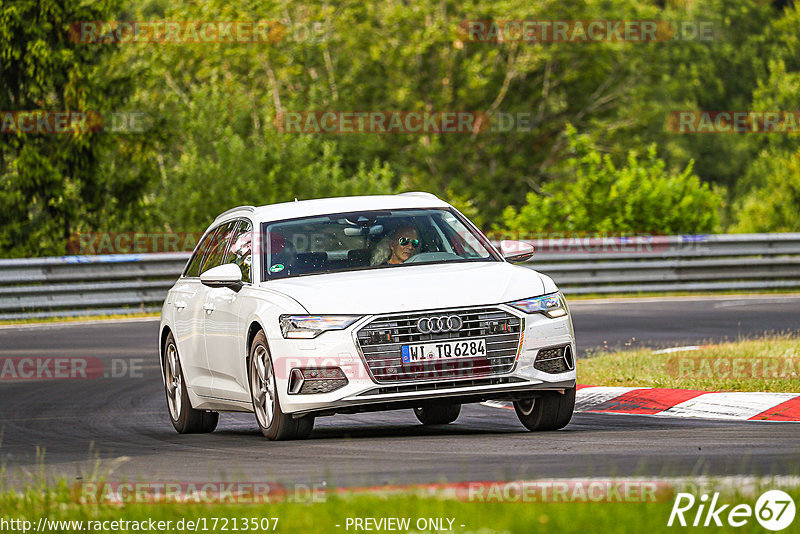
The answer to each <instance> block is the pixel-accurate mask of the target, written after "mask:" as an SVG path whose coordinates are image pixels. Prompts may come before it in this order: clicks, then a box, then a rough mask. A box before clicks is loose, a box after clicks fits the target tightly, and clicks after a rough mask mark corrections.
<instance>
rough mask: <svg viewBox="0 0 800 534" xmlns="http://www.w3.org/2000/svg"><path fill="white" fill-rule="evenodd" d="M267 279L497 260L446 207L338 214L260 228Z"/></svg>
mask: <svg viewBox="0 0 800 534" xmlns="http://www.w3.org/2000/svg"><path fill="white" fill-rule="evenodd" d="M264 235H265V238H266V239H265V246H264V271H265V273H264V274H265V278H266V279H275V278H286V277H291V276H303V275H309V274H321V273H332V272H339V271H352V270H363V269H383V268H391V267H399V266H404V265H419V264H422V263H426V264H430V263H450V262H471V261H500V259H499V258H498V257H497V256H496V255H495V254H494V253H492V251H490V250H489V248H488V247H487V246H486V245H485V244H484V243H486V241H485V238H483V237H482V236H480V235H479V234H478V233H477V232H475V231H473V230H472V229H470V228H469V227H468V226H467V225H466V224H464V222H463V221H462V220H461V219H460V218H459V217H458V216H457V215H456V214H455V213H454V212H453V211H450V210H447V209H404V210H384V211H364V212H354V213H338V214H333V215H322V216H315V217H307V218H301V219H292V220H287V221H279V222H273V223H265V225H264Z"/></svg>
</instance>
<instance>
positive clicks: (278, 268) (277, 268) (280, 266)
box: [269, 263, 283, 273]
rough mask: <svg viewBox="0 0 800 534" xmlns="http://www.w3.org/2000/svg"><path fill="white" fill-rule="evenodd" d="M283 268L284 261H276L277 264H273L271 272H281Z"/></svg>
mask: <svg viewBox="0 0 800 534" xmlns="http://www.w3.org/2000/svg"><path fill="white" fill-rule="evenodd" d="M282 270H283V264H282V263H276V264H275V265H273V266H272V267H270V268H269V272H271V273H279V272H281V271H282Z"/></svg>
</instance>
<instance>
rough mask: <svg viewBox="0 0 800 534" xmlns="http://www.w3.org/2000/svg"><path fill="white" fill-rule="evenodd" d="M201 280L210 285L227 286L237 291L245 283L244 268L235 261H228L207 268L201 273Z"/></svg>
mask: <svg viewBox="0 0 800 534" xmlns="http://www.w3.org/2000/svg"><path fill="white" fill-rule="evenodd" d="M200 282H201V283H202V284H203V285H205V286H208V287H227V288H230V289H232V290H234V291H236V292H237V293H238V292H239V290H240V289H242V286H243V285H244V283H243V282H242V270H241V269H240V268H239V266H238V265H236V264H235V263H226V264H225V265H218V266H217V267H213V268H211V269H209V270H207V271H206V272H204V273H203V274H201V275H200Z"/></svg>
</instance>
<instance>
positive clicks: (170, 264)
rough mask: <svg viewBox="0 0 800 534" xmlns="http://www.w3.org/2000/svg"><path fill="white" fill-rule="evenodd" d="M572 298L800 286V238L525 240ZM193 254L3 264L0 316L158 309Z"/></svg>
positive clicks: (535, 261)
mask: <svg viewBox="0 0 800 534" xmlns="http://www.w3.org/2000/svg"><path fill="white" fill-rule="evenodd" d="M528 242H529V243H531V244H532V245H534V247H536V249H537V252H536V254H535V255H534V257H533V258H532V259H531V260H530V261H528V262H526V263H525V264H524V265H525V266H526V267H530V268H533V269H536V270H538V271H540V272H542V273H545V274H547V275H549V276H551V277H552V278H553V279H554V280H555V281H556V283H558V285H559V287H561V288H562V289H563V290H564V292H565V293H567V294H573V295H576V294H609V293H647V292H658V291H689V292H691V291H714V290H741V291H749V290H761V289H791V288H800V233H785V234H720V235H701V236H654V237H630V238H619V237H617V238H610V237H609V238H564V239H554V238H550V239H538V240H529V241H528ZM188 258H189V253H186V252H175V253H159V254H113V255H101V256H64V257H58V258H31V259H6V260H0V319H14V318H24V317H31V318H37V317H53V316H77V315H101V314H124V313H136V312H154V311H158V310H159V309H160V306H161V303H162V302H163V300H164V296H165V294H166V292H167V290H168V289H169V288H170V287H171V286H172V284H173V283H174V282H175V279H176V277H177V276H178V273H180V271H181V269H182V268H183V266H184V265H185V263H186V261H187V260H188Z"/></svg>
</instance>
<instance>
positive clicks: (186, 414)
mask: <svg viewBox="0 0 800 534" xmlns="http://www.w3.org/2000/svg"><path fill="white" fill-rule="evenodd" d="M163 369H164V387H165V389H166V392H167V407H168V408H169V419H170V421H172V426H173V427H175V430H177V431H178V433H180V434H201V433H207V432H213V431H214V429H215V428H217V422H219V413H217V412H207V411H205V410H195V409H194V408H192V404H191V402H189V394H188V393H187V392H186V380H185V379H184V377H183V369H182V368H181V360H180V358H179V357H178V347H177V345H176V344H175V338H174V337H173V335H172V333H171V332H170V334H169V335H168V336H167V340H166V341H165V342H164V362H163Z"/></svg>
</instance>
